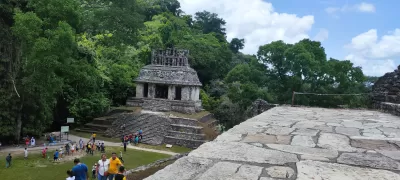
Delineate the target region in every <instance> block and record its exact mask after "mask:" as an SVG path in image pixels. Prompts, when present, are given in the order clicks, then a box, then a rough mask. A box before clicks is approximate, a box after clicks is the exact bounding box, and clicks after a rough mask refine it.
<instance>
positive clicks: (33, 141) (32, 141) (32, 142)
mask: <svg viewBox="0 0 400 180" xmlns="http://www.w3.org/2000/svg"><path fill="white" fill-rule="evenodd" d="M35 145H36V140H35V138H34V137H32V138H31V146H35Z"/></svg>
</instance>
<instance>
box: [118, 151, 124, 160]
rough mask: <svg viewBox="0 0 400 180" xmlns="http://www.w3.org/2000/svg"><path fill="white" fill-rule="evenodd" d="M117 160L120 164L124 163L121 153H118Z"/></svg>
mask: <svg viewBox="0 0 400 180" xmlns="http://www.w3.org/2000/svg"><path fill="white" fill-rule="evenodd" d="M118 158H119V160H120V161H121V162H122V163H124V159H123V158H122V151H120V152H119V157H118Z"/></svg>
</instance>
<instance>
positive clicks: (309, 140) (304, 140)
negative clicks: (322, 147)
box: [266, 135, 316, 147]
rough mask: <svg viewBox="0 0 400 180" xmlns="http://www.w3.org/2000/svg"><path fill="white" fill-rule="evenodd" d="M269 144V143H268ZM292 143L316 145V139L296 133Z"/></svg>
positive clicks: (305, 145) (307, 145) (295, 144)
mask: <svg viewBox="0 0 400 180" xmlns="http://www.w3.org/2000/svg"><path fill="white" fill-rule="evenodd" d="M266 144H268V143H266ZM290 145H293V146H304V147H315V145H316V144H315V143H314V140H313V139H312V137H311V136H301V135H296V136H293V139H292V143H290Z"/></svg>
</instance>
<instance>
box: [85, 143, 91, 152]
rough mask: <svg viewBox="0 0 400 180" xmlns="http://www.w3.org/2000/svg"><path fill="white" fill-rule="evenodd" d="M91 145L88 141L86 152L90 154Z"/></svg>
mask: <svg viewBox="0 0 400 180" xmlns="http://www.w3.org/2000/svg"><path fill="white" fill-rule="evenodd" d="M89 147H90V144H89V142H88V143H87V144H86V153H87V154H89V151H90V149H89Z"/></svg>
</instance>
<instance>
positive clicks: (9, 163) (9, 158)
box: [6, 153, 12, 168]
mask: <svg viewBox="0 0 400 180" xmlns="http://www.w3.org/2000/svg"><path fill="white" fill-rule="evenodd" d="M11 160H12V156H11V153H8V156H7V157H6V168H9V167H11Z"/></svg>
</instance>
